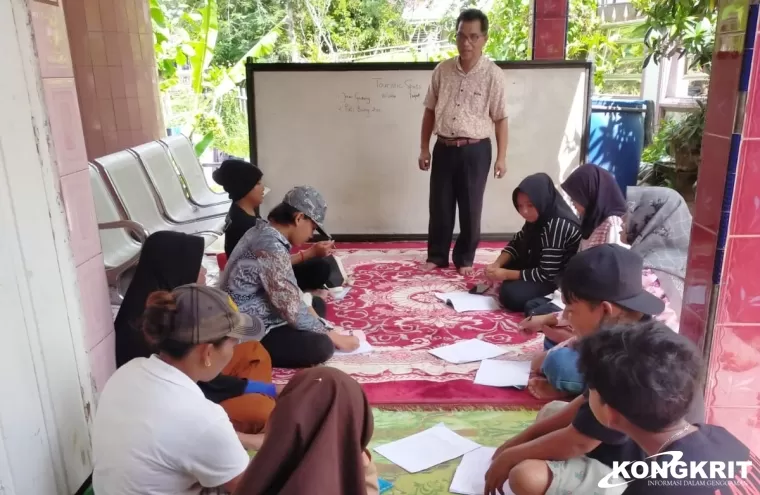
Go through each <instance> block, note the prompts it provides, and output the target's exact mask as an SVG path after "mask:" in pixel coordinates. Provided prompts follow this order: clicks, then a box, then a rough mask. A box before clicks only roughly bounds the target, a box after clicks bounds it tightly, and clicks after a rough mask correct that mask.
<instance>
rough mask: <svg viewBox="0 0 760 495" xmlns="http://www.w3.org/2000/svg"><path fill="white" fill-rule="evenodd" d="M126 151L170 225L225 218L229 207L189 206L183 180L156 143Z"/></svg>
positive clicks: (221, 205) (165, 153) (164, 151)
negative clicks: (161, 207)
mask: <svg viewBox="0 0 760 495" xmlns="http://www.w3.org/2000/svg"><path fill="white" fill-rule="evenodd" d="M129 151H130V152H132V154H134V155H135V156H136V157H137V160H138V162H139V163H140V165H141V166H142V167H143V170H144V171H145V173H146V174H147V175H148V179H150V182H151V184H152V186H153V189H154V190H155V191H156V193H157V195H156V196H157V199H158V200H159V201H160V203H161V205H162V206H163V209H164V212H165V213H166V216H167V218H168V219H169V220H170V221H172V222H175V223H183V222H192V221H196V220H205V219H208V218H213V217H223V216H225V215H227V211H228V210H229V204H224V203H221V204H218V205H213V206H198V205H196V204H193V203H192V202H190V200H189V199H188V196H187V191H186V186H184V185H183V184H182V180H183V179H184V177H180V175H178V172H177V170H176V169H175V168H174V163H172V160H171V158H170V157H169V154H168V153H167V152H166V148H164V147H163V146H162V145H161V143H159V142H158V141H151V142H150V143H145V144H141V145H140V146H135V147H134V148H131V149H130V150H129Z"/></svg>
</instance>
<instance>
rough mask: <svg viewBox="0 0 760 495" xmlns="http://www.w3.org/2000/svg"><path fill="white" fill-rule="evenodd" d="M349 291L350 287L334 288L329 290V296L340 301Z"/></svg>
mask: <svg viewBox="0 0 760 495" xmlns="http://www.w3.org/2000/svg"><path fill="white" fill-rule="evenodd" d="M349 291H351V287H335V288H333V289H330V295H331V296H332V298H333V299H335V300H336V301H342V300H343V298H345V297H346V296H347V295H348V293H349Z"/></svg>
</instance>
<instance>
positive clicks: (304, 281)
mask: <svg viewBox="0 0 760 495" xmlns="http://www.w3.org/2000/svg"><path fill="white" fill-rule="evenodd" d="M263 176H264V174H263V173H262V172H261V169H259V167H256V166H255V165H252V164H251V163H248V162H246V161H243V160H225V161H224V162H222V165H221V166H220V167H219V168H218V169H216V170H214V173H213V174H212V177H213V179H214V182H216V183H217V184H219V185H220V186H222V187H223V188H224V190H225V191H226V192H227V194H229V196H230V200H232V205H231V206H230V211H229V213H228V214H227V222H226V224H225V228H224V252H225V254H226V255H227V258H229V257H230V255H231V254H232V251H233V250H234V249H235V246H237V244H238V242H239V241H240V239H241V238H242V237H243V235H244V234H245V233H246V232H248V230H249V229H250V228H251V227H253V226H254V225H256V222H258V221H260V220H261V219H260V218H259V216H258V208H259V207H260V206H261V204H262V203H263V202H264V184H263V183H262V181H261V179H262V178H263ZM333 249H334V243H333V242H332V241H322V242H317V243H315V244H313V245H312V246H311V247H310V248H309V249H307V250H305V251H301V252H299V253H296V254H294V255H293V256H291V257H290V261H291V263H292V264H293V272H294V273H295V275H296V281H297V282H298V286H299V287H300V288H301V290H303V291H313V290H320V289H324V288H325V285H326V284H328V281H329V279H330V274H331V271H332V270H333V267H334V266H336V264H335V262H334V260H329V257H330V255H331V254H332V252H333Z"/></svg>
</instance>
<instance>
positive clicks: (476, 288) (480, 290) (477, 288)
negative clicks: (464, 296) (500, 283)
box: [469, 284, 491, 295]
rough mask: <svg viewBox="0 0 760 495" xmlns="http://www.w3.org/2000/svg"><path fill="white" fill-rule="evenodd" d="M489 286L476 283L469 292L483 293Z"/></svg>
mask: <svg viewBox="0 0 760 495" xmlns="http://www.w3.org/2000/svg"><path fill="white" fill-rule="evenodd" d="M490 287H491V286H490V285H488V284H477V285H475V286H474V287H472V288H471V289H470V291H469V292H470V294H478V295H480V294H485V293H486V291H488V289H489V288H490Z"/></svg>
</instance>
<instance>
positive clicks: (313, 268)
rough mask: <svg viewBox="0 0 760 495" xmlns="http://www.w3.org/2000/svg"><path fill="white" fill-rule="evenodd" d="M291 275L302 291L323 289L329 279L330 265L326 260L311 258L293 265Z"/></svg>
mask: <svg viewBox="0 0 760 495" xmlns="http://www.w3.org/2000/svg"><path fill="white" fill-rule="evenodd" d="M293 273H294V274H295V276H296V281H297V282H298V287H300V288H301V290H302V291H305V292H306V291H310V290H317V289H324V288H325V287H324V286H325V284H326V283H327V280H328V279H329V278H330V264H329V263H328V262H327V258H312V259H310V260H306V261H304V262H303V263H296V264H295V265H293Z"/></svg>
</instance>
